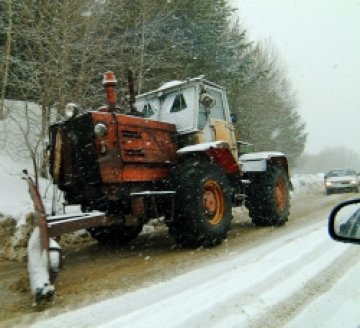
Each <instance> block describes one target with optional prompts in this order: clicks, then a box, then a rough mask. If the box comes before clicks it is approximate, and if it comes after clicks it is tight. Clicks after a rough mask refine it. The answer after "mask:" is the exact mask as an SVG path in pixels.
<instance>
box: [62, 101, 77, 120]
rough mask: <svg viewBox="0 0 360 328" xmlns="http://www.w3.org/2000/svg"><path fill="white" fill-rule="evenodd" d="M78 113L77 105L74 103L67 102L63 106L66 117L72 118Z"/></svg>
mask: <svg viewBox="0 0 360 328" xmlns="http://www.w3.org/2000/svg"><path fill="white" fill-rule="evenodd" d="M77 114H79V106H78V105H76V104H74V103H68V104H67V105H66V106H65V115H66V117H68V118H72V117H74V116H76V115H77Z"/></svg>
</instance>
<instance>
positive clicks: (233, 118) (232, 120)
mask: <svg viewBox="0 0 360 328" xmlns="http://www.w3.org/2000/svg"><path fill="white" fill-rule="evenodd" d="M230 117H231V123H234V124H235V123H236V122H237V115H236V114H234V113H231V115H230Z"/></svg>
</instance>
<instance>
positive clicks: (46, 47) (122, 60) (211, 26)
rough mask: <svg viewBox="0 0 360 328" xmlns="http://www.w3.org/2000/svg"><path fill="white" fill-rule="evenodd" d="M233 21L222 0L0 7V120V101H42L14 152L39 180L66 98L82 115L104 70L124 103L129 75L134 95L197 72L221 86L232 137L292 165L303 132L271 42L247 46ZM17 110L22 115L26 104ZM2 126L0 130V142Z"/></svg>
mask: <svg viewBox="0 0 360 328" xmlns="http://www.w3.org/2000/svg"><path fill="white" fill-rule="evenodd" d="M240 15H241V13H240ZM234 17H235V15H234V10H233V9H232V8H231V7H230V5H229V4H228V3H227V1H225V0H216V1H213V0H199V1H192V0H184V1H173V0H162V1H158V0H156V1H155V0H134V1H125V0H106V1H94V0H84V1H71V0H62V1H42V0H36V1H34V0H21V1H20V0H4V1H1V2H0V18H1V19H0V25H1V26H0V118H1V120H4V119H7V118H9V117H15V116H14V115H12V111H13V109H12V107H11V106H8V105H7V104H9V102H5V99H8V100H21V101H24V102H25V103H27V102H29V103H35V104H38V105H40V107H41V119H40V120H39V122H36V123H37V125H38V128H37V129H36V131H37V134H36V143H35V144H34V143H33V142H29V138H30V137H29V133H28V132H27V131H26V130H24V129H22V130H21V129H20V128H19V126H20V124H15V126H17V127H18V128H17V129H18V131H19V134H20V135H21V138H23V139H24V144H27V145H28V147H27V148H28V151H27V152H26V154H25V155H24V153H22V154H21V156H22V157H24V156H25V157H28V158H29V159H31V160H32V161H33V163H34V167H35V169H36V171H38V172H39V173H40V175H44V174H45V172H46V168H45V167H44V166H45V165H46V161H44V158H43V156H42V155H41V153H42V149H43V148H42V147H41V145H43V144H44V142H45V141H46V138H47V135H48V129H49V125H50V123H51V120H52V119H53V118H56V117H57V118H60V117H61V116H62V114H63V110H64V107H65V104H66V103H68V102H70V101H72V102H76V103H78V104H79V105H80V106H81V108H82V110H83V111H87V110H89V109H94V108H97V107H98V106H99V105H101V104H102V103H103V102H104V98H103V94H102V90H101V87H100V83H101V80H102V74H103V73H104V72H105V71H106V70H113V71H114V72H115V73H116V75H117V76H118V80H119V96H120V97H119V98H120V99H121V100H120V101H121V104H122V105H123V106H127V104H126V102H127V99H128V97H126V96H127V85H126V78H125V72H126V71H127V70H128V69H131V71H132V72H133V74H134V80H135V89H136V92H137V93H138V94H139V93H143V92H146V91H149V90H151V89H155V88H157V87H159V86H160V85H161V84H162V83H164V82H166V81H169V80H174V79H176V80H183V79H186V78H191V77H195V76H198V75H205V78H206V79H208V80H210V81H213V82H215V83H217V84H219V85H223V86H225V87H226V89H227V93H228V97H229V102H230V108H231V110H232V112H233V113H234V114H237V117H238V121H237V123H236V131H237V135H238V139H239V140H246V141H248V142H250V143H253V144H254V145H255V149H256V150H257V151H261V150H264V149H271V150H278V151H282V152H284V153H285V154H286V155H287V157H288V158H289V161H290V164H294V163H295V162H296V161H297V159H298V158H299V156H300V155H301V154H302V152H303V149H304V145H305V142H306V131H305V128H306V127H305V124H304V123H303V121H302V119H301V117H300V116H299V114H298V112H297V101H296V95H295V93H294V91H293V90H292V88H291V84H290V82H289V80H288V79H287V75H286V70H285V68H284V67H283V66H284V65H283V64H282V63H281V60H280V58H279V56H278V54H277V53H276V51H275V49H274V48H273V46H272V45H271V44H257V43H255V42H253V41H252V40H250V39H249V38H248V35H247V32H246V27H244V26H241V24H240V23H239V22H238V21H236V20H235V19H234ZM17 110H21V111H24V114H23V115H22V117H25V118H26V117H29V116H28V115H27V111H28V106H26V105H24V106H23V108H22V109H17ZM29 119H30V118H29ZM6 125H7V124H2V125H1V124H0V130H1V134H2V136H3V137H2V138H3V139H4V140H2V143H1V144H2V145H4V144H6V135H7V134H8V133H9V131H8V129H6ZM32 130H33V129H32ZM0 150H1V149H0ZM16 154H17V155H16V156H19V152H16ZM14 156H15V155H14Z"/></svg>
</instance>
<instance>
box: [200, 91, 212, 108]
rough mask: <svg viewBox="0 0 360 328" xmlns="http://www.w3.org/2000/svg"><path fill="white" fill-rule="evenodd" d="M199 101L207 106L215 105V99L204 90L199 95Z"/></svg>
mask: <svg viewBox="0 0 360 328" xmlns="http://www.w3.org/2000/svg"><path fill="white" fill-rule="evenodd" d="M200 102H201V103H202V104H203V105H204V106H205V107H207V108H211V107H214V106H215V105H216V100H215V98H213V97H212V96H211V95H209V94H208V93H206V92H204V93H202V94H201V95H200Z"/></svg>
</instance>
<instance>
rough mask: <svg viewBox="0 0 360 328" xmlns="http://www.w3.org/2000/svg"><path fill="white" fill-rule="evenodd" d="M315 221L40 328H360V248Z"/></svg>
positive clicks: (55, 318) (44, 323) (77, 311)
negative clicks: (330, 234)
mask: <svg viewBox="0 0 360 328" xmlns="http://www.w3.org/2000/svg"><path fill="white" fill-rule="evenodd" d="M313 222H314V223H313V224H311V225H309V224H308V225H305V227H303V228H301V229H297V230H294V231H292V232H291V233H287V234H285V235H283V236H282V237H281V238H276V239H274V240H269V241H266V242H264V243H263V244H260V245H259V246H257V247H255V248H252V249H249V250H247V251H246V252H243V251H231V252H229V253H228V257H227V258H225V259H223V260H220V261H219V260H217V262H212V263H211V264H209V265H204V266H202V267H201V268H198V269H195V270H193V271H189V272H187V273H185V274H182V275H180V276H177V277H175V278H173V279H171V280H168V281H166V282H161V283H156V284H154V285H152V286H150V287H148V288H143V289H140V290H137V291H135V292H131V293H128V294H125V295H122V296H119V297H115V298H112V299H109V300H106V301H103V302H100V303H97V304H94V305H91V306H88V307H85V308H82V309H79V310H76V311H72V312H67V313H65V314H62V315H60V316H58V317H54V318H52V319H50V320H47V321H39V322H37V323H36V324H34V327H46V328H49V327H58V326H59V322H61V323H62V326H64V327H282V326H287V327H339V326H340V324H341V326H342V327H358V326H359V325H360V311H358V306H357V305H358V304H359V301H360V274H359V273H360V264H359V263H360V261H359V259H360V252H359V251H360V249H359V248H357V246H353V245H345V244H340V243H336V242H334V241H332V240H330V239H329V237H328V235H327V229H326V223H327V222H326V220H324V219H320V220H313ZM338 280H339V282H337V281H338Z"/></svg>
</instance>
